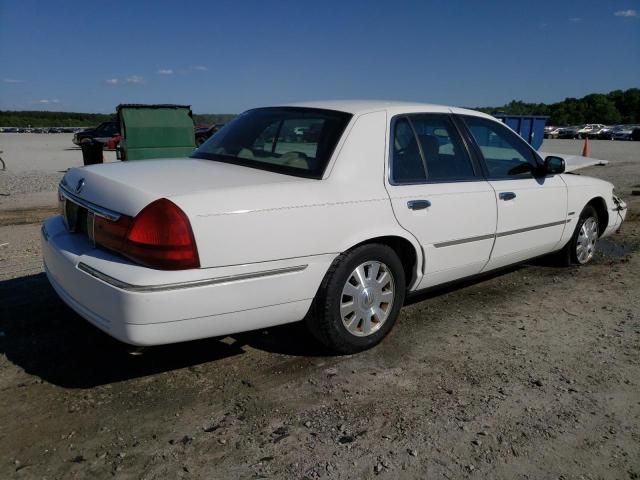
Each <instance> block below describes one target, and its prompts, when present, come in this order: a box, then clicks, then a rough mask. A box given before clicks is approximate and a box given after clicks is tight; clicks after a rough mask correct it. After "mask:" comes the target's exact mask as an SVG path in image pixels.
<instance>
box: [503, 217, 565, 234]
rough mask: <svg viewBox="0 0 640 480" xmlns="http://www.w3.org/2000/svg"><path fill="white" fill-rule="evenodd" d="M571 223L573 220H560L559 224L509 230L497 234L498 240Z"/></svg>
mask: <svg viewBox="0 0 640 480" xmlns="http://www.w3.org/2000/svg"><path fill="white" fill-rule="evenodd" d="M570 221H571V220H560V221H558V222H551V223H544V224H542V225H535V226H533V227H525V228H518V229H516V230H509V231H508V232H502V233H498V234H496V238H499V237H506V236H507V235H516V234H518V233H524V232H530V231H531V230H540V229H541V228H549V227H556V226H558V225H564V224H565V223H569V222H570Z"/></svg>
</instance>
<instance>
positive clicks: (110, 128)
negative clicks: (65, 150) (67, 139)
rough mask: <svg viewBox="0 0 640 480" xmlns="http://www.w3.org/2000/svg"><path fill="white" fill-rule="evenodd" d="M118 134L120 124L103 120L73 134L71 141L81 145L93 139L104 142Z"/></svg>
mask: <svg viewBox="0 0 640 480" xmlns="http://www.w3.org/2000/svg"><path fill="white" fill-rule="evenodd" d="M116 134H120V125H119V124H118V123H117V122H103V123H101V124H100V125H98V126H97V127H95V128H87V129H85V130H82V131H80V132H78V133H76V134H75V135H74V136H73V143H75V144H76V145H81V144H83V143H92V142H94V141H97V142H100V143H106V142H107V141H108V140H109V139H110V138H111V137H113V136H115V135H116Z"/></svg>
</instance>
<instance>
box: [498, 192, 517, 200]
mask: <svg viewBox="0 0 640 480" xmlns="http://www.w3.org/2000/svg"><path fill="white" fill-rule="evenodd" d="M499 197H500V200H504V201H505V202H506V201H507V200H513V199H514V198H516V194H515V193H513V192H500V195H499Z"/></svg>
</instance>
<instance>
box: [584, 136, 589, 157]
mask: <svg viewBox="0 0 640 480" xmlns="http://www.w3.org/2000/svg"><path fill="white" fill-rule="evenodd" d="M590 155H591V149H590V148H589V137H584V147H582V156H583V157H589V156H590Z"/></svg>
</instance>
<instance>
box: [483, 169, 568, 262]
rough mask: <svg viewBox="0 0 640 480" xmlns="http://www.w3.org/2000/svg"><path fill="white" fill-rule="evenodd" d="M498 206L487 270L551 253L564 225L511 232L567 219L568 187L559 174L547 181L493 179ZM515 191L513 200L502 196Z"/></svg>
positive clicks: (543, 179) (547, 178) (546, 178)
mask: <svg viewBox="0 0 640 480" xmlns="http://www.w3.org/2000/svg"><path fill="white" fill-rule="evenodd" d="M490 183H491V185H492V186H493V188H494V189H495V195H496V201H497V205H498V228H497V237H496V241H495V244H494V247H493V252H492V253H491V260H490V261H489V263H488V264H487V266H486V268H485V269H484V270H491V269H493V268H498V267H502V266H505V265H509V264H511V263H515V262H519V261H522V260H526V259H527V258H531V257H535V256H538V255H543V254H545V253H549V252H551V251H553V250H554V249H555V247H556V246H557V245H558V243H559V242H560V240H561V237H562V232H563V231H564V229H565V224H564V223H562V224H560V225H555V226H549V227H545V228H536V229H533V230H527V231H523V232H521V233H512V232H514V231H517V230H521V229H528V228H533V227H539V226H542V225H547V224H550V223H556V222H564V221H566V219H567V187H566V184H565V183H564V181H563V180H562V177H561V176H560V175H554V176H548V177H545V178H528V179H518V180H493V181H491V182H490ZM507 192H513V193H515V194H516V197H515V198H514V199H512V200H501V199H500V193H507Z"/></svg>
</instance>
